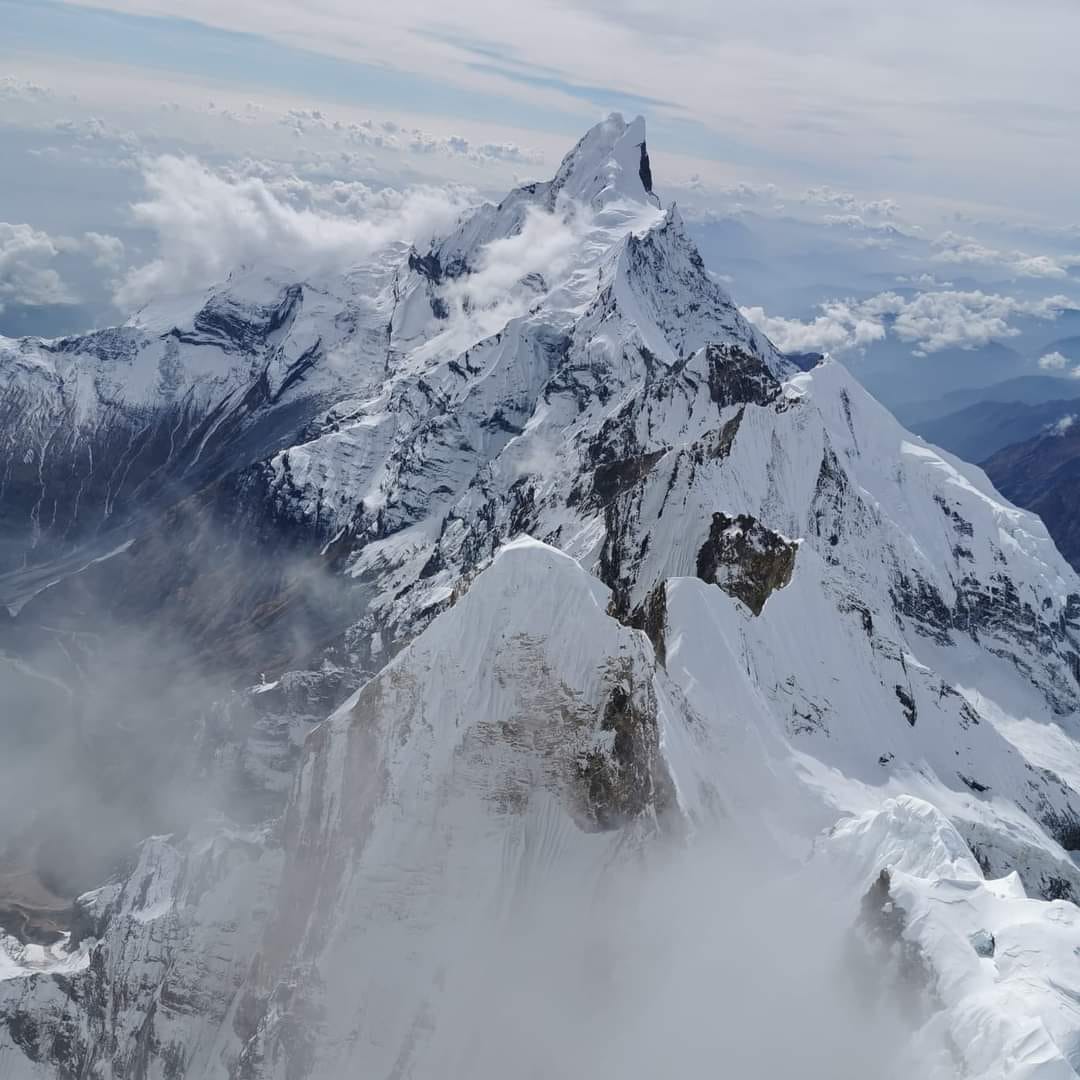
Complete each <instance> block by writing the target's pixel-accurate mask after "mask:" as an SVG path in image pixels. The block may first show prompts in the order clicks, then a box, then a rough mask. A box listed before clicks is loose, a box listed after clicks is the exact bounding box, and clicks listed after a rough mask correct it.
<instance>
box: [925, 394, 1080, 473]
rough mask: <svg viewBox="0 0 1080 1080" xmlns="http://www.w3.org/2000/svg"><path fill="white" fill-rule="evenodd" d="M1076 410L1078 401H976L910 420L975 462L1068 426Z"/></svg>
mask: <svg viewBox="0 0 1080 1080" xmlns="http://www.w3.org/2000/svg"><path fill="white" fill-rule="evenodd" d="M1078 413H1080V401H1046V402H1042V403H1041V404H1038V405H1025V404H1022V403H1021V402H1016V401H1009V402H1004V401H1002V402H999V401H980V402H978V403H977V404H975V405H969V406H968V407H967V408H965V409H961V410H960V411H959V412H954V413H948V414H947V415H945V416H941V417H938V418H936V419H932V420H925V421H923V422H921V423H913V424H912V425H911V430H912V431H914V432H915V433H916V434H918V435H921V436H922V437H923V438H924V439H926V440H927V442H931V443H933V444H934V445H935V446H942V447H944V448H945V449H946V450H948V451H950V452H951V453H953V454H956V456H957V457H961V458H963V459H964V460H965V461H970V462H973V463H979V462H983V461H985V460H986V459H987V458H989V457H990V456H991V455H992V454H996V453H997V452H998V451H999V450H1003V449H1004V448H1005V447H1007V446H1012V445H1014V444H1015V443H1023V442H1027V441H1028V440H1029V439H1033V438H1038V437H1040V436H1043V435H1047V434H1050V435H1053V434H1056V433H1057V432H1058V431H1059V430H1062V429H1063V428H1067V427H1068V426H1069V425H1071V424H1072V423H1073V418H1074V417H1076V415H1077V414H1078ZM1003 490H1004V489H1003Z"/></svg>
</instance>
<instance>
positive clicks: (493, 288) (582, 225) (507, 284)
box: [444, 200, 593, 347]
mask: <svg viewBox="0 0 1080 1080" xmlns="http://www.w3.org/2000/svg"><path fill="white" fill-rule="evenodd" d="M592 220H593V218H592V213H591V211H590V210H589V209H588V208H587V207H584V206H581V205H580V204H577V203H574V202H572V201H570V200H561V201H560V203H559V205H558V206H557V208H556V210H555V212H554V213H549V212H547V211H545V210H540V209H538V208H536V207H530V209H529V211H528V214H527V215H526V217H525V221H524V223H523V225H522V227H521V229H520V231H519V232H517V233H515V234H514V235H513V236H508V237H500V238H499V239H496V240H493V241H492V242H491V243H490V244H488V245H486V246H485V247H484V248H483V249H482V250H481V252H480V255H479V258H478V260H477V265H476V266H475V267H474V268H473V272H472V273H470V274H468V275H467V276H465V277H462V278H460V279H458V280H456V281H454V282H451V283H450V285H449V286H448V287H447V288H446V290H445V291H444V296H445V298H446V300H447V302H448V303H449V305H450V308H451V311H452V313H453V316H454V318H455V320H456V323H457V325H456V327H455V330H456V332H457V334H458V335H459V337H460V339H461V341H462V346H463V347H464V344H465V343H466V342H467V341H475V340H477V339H478V338H481V337H485V336H487V334H489V333H493V332H494V331H495V330H497V329H498V328H499V327H501V326H503V325H504V324H505V323H506V321H507V320H508V319H510V318H513V317H515V316H516V315H519V314H523V313H524V312H525V311H527V310H528V307H529V304H530V303H532V302H533V301H534V300H535V299H536V296H537V295H538V294H539V293H541V292H545V291H547V290H549V289H551V288H552V286H553V285H555V284H557V283H558V282H559V280H560V278H561V276H562V275H563V273H564V271H565V270H566V269H567V268H568V267H569V266H570V265H571V264H572V262H573V256H574V253H575V252H576V251H578V250H579V249H580V247H581V244H582V242H583V241H584V239H585V237H586V235H587V233H588V231H589V228H590V226H591V224H592Z"/></svg>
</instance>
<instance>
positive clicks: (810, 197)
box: [799, 185, 900, 219]
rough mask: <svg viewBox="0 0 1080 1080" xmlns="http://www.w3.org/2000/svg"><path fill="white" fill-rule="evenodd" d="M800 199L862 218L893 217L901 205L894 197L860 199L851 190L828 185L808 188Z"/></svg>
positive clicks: (803, 201)
mask: <svg viewBox="0 0 1080 1080" xmlns="http://www.w3.org/2000/svg"><path fill="white" fill-rule="evenodd" d="M799 201H800V202H802V203H806V204H810V205H816V206H831V207H836V208H837V209H839V210H842V211H844V213H845V215H848V216H855V217H858V218H860V219H866V218H885V219H892V218H895V217H897V216H898V214H899V212H900V207H899V206H898V205H897V203H896V202H895V201H894V200H893V199H860V198H859V197H858V196H857V195H855V194H853V193H852V192H850V191H838V190H837V189H836V188H833V187H829V186H828V185H823V186H820V187H812V188H807V190H806V191H804V192H803V193H802V195H801V196H800V198H799Z"/></svg>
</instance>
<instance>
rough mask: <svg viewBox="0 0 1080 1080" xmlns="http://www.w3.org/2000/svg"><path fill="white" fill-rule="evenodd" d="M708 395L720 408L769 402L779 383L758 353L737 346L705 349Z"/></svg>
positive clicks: (766, 403)
mask: <svg viewBox="0 0 1080 1080" xmlns="http://www.w3.org/2000/svg"><path fill="white" fill-rule="evenodd" d="M705 363H706V365H707V371H708V377H709V394H710V396H711V397H712V400H713V402H714V403H715V404H716V405H718V406H719V407H720V408H724V407H725V406H728V405H770V404H772V402H774V401H775V400H776V399H777V398H778V397H779V396H780V383H779V382H777V379H776V376H775V375H773V373H772V372H771V371H770V370H769V369H768V368H767V367H766V366H765V364H764V362H763V361H762V360H761V358H760V357H759V356H754V355H753V354H751V353H750V352H748V351H747V350H746V349H743V348H741V347H739V346H738V345H728V344H725V345H709V346H707V347H706V349H705Z"/></svg>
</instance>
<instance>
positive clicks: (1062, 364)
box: [1039, 350, 1069, 371]
mask: <svg viewBox="0 0 1080 1080" xmlns="http://www.w3.org/2000/svg"><path fill="white" fill-rule="evenodd" d="M1068 366H1069V358H1068V357H1067V356H1064V355H1062V354H1061V353H1059V352H1057V351H1056V350H1055V351H1054V352H1048V353H1046V354H1045V355H1043V356H1040V357H1039V367H1041V368H1042V369H1043V371H1061V370H1063V369H1064V368H1067V367H1068Z"/></svg>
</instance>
